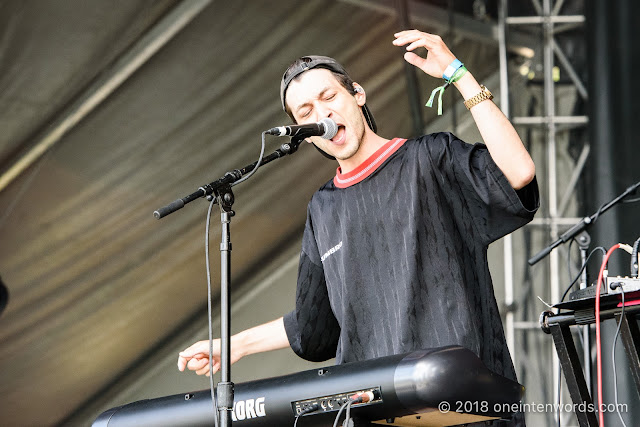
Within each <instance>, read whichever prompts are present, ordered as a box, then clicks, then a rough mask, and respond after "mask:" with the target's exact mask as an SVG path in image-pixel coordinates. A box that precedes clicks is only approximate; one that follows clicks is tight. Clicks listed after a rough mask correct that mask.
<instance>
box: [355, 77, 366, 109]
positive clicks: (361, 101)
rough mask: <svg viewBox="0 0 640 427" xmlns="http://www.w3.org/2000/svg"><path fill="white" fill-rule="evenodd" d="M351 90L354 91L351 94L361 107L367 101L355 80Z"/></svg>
mask: <svg viewBox="0 0 640 427" xmlns="http://www.w3.org/2000/svg"><path fill="white" fill-rule="evenodd" d="M353 90H355V91H356V94H355V95H353V96H354V97H355V98H356V102H357V103H358V105H359V106H360V107H362V106H363V105H364V104H365V103H366V101H367V94H366V93H365V92H364V89H363V88H362V86H360V85H359V84H358V83H355V82H354V83H353Z"/></svg>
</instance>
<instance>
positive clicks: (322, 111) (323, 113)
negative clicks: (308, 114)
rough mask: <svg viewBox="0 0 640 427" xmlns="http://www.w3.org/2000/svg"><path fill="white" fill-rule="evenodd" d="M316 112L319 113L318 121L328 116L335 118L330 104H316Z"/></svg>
mask: <svg viewBox="0 0 640 427" xmlns="http://www.w3.org/2000/svg"><path fill="white" fill-rule="evenodd" d="M316 113H317V114H318V117H316V118H317V119H318V121H320V120H322V119H325V118H327V117H330V118H333V111H331V109H330V108H329V107H328V106H326V105H323V104H319V105H318V106H316Z"/></svg>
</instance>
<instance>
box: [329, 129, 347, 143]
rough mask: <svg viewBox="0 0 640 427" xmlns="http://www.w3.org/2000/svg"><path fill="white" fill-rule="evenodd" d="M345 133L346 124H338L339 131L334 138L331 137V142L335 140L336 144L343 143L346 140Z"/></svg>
mask: <svg viewBox="0 0 640 427" xmlns="http://www.w3.org/2000/svg"><path fill="white" fill-rule="evenodd" d="M345 133H346V130H345V127H344V125H338V132H337V133H336V135H335V136H334V137H333V138H331V142H333V143H334V144H341V143H342V142H344V138H345Z"/></svg>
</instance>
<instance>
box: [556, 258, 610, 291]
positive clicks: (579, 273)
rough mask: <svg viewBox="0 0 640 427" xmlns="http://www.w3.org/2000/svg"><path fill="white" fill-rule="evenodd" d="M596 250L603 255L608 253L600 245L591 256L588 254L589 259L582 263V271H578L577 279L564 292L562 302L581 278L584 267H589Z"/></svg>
mask: <svg viewBox="0 0 640 427" xmlns="http://www.w3.org/2000/svg"><path fill="white" fill-rule="evenodd" d="M596 251H602V253H603V256H604V255H606V254H607V251H606V249H605V248H603V247H602V246H598V247H597V248H595V249H593V250H592V251H591V253H589V256H587V259H585V260H584V264H582V267H581V268H580V271H578V274H577V275H576V277H575V279H573V281H572V282H571V284H570V285H569V286H568V287H567V289H566V290H565V291H564V294H562V298H560V302H562V301H564V299H565V298H566V296H567V294H568V293H569V291H570V290H571V288H572V287H573V285H575V284H576V282H577V281H578V279H580V277H581V275H582V272H583V271H584V269H585V268H586V267H587V264H588V263H589V259H590V258H591V256H592V255H593V254H594V253H595V252H596Z"/></svg>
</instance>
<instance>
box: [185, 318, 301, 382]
mask: <svg viewBox="0 0 640 427" xmlns="http://www.w3.org/2000/svg"><path fill="white" fill-rule="evenodd" d="M286 347H289V339H288V338H287V332H286V331H285V329H284V320H283V319H282V317H280V318H279V319H276V320H273V321H271V322H268V323H265V324H263V325H260V326H256V327H253V328H251V329H247V330H246V331H242V332H240V333H238V334H236V335H234V336H232V337H231V363H232V364H233V363H236V362H237V361H238V360H240V359H241V358H242V357H244V356H246V355H248V354H255V353H261V352H263V351H271V350H277V349H281V348H286ZM211 360H212V363H213V374H215V373H216V372H218V371H219V370H220V340H219V339H215V340H213V353H212V354H211ZM185 368H186V369H189V370H190V371H195V373H196V374H198V375H206V376H209V375H210V374H211V373H210V372H209V341H208V340H203V341H198V342H197V343H195V344H193V345H191V346H190V347H187V348H185V349H184V350H183V351H181V352H180V353H179V354H178V369H179V370H180V371H184V370H185Z"/></svg>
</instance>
